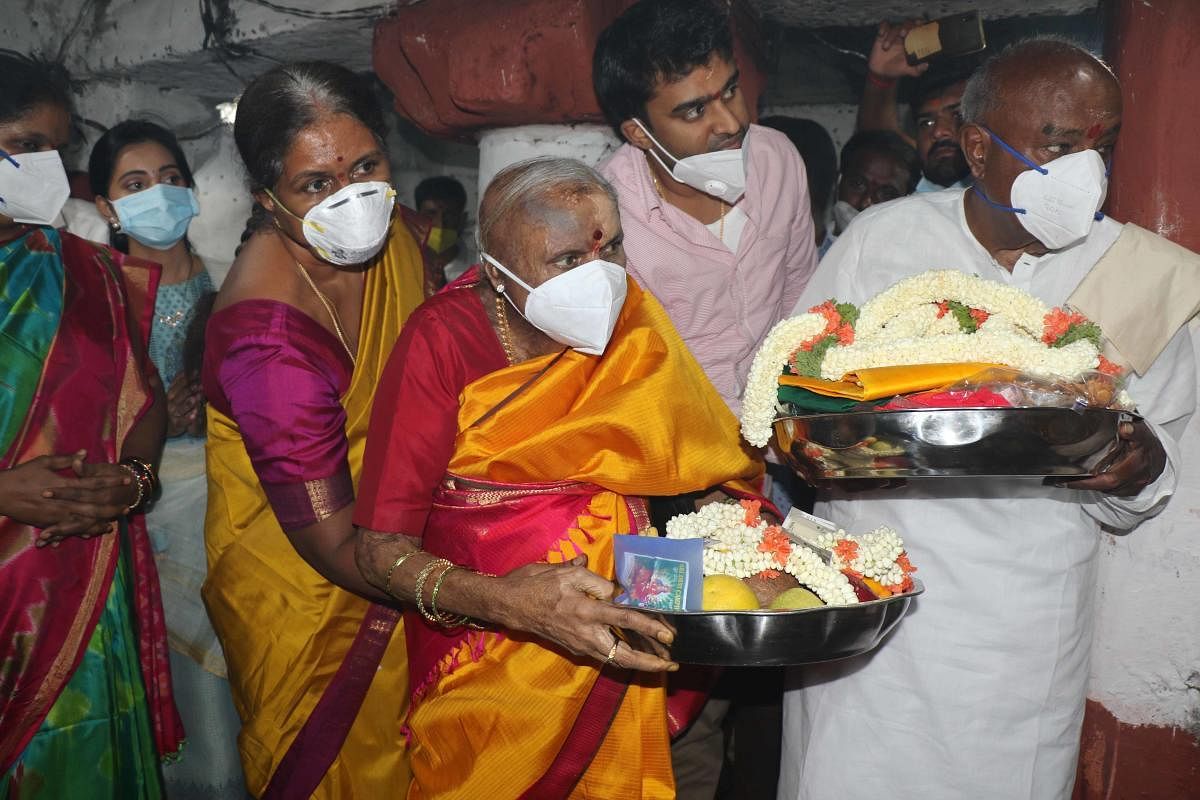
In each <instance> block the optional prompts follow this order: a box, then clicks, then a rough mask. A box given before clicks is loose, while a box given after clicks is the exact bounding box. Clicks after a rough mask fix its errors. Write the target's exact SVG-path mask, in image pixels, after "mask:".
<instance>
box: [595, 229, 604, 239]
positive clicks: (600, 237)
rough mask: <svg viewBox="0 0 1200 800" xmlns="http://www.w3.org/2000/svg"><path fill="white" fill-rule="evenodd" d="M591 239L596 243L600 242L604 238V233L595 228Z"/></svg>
mask: <svg viewBox="0 0 1200 800" xmlns="http://www.w3.org/2000/svg"><path fill="white" fill-rule="evenodd" d="M592 238H593V239H595V240H596V241H597V242H598V241H600V240H601V239H603V238H604V231H602V230H600V229H599V228H596V230H594V231H592Z"/></svg>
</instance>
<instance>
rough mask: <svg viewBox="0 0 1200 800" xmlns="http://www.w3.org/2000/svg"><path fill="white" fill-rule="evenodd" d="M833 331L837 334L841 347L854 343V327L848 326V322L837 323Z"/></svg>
mask: <svg viewBox="0 0 1200 800" xmlns="http://www.w3.org/2000/svg"><path fill="white" fill-rule="evenodd" d="M834 333H835V334H836V335H837V340H838V344H840V345H842V346H843V347H845V346H846V345H848V344H853V343H854V328H852V327H850V324H849V323H847V322H843V323H842V324H841V325H838V328H837V330H836V331H834Z"/></svg>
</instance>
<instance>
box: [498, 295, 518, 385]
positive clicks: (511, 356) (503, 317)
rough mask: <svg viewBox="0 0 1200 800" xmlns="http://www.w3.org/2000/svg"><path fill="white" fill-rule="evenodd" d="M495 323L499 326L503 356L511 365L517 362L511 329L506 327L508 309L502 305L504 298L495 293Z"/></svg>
mask: <svg viewBox="0 0 1200 800" xmlns="http://www.w3.org/2000/svg"><path fill="white" fill-rule="evenodd" d="M496 325H498V326H499V328H500V344H501V345H502V346H503V347H504V357H505V358H507V359H508V365H509V366H510V367H511V366H512V365H513V364H515V363H517V353H516V350H515V349H514V348H513V343H512V330H511V329H510V328H509V327H508V310H507V309H506V308H505V307H504V298H503V297H501V296H500V293H499V292H497V293H496Z"/></svg>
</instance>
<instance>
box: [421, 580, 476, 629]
mask: <svg viewBox="0 0 1200 800" xmlns="http://www.w3.org/2000/svg"><path fill="white" fill-rule="evenodd" d="M456 569H465V567H460V566H458V565H457V564H451V565H450V566H448V567H446V569H445V570H443V571H442V574H441V575H439V576H438V579H437V580H436V581H434V582H433V592H432V593H431V594H430V595H429V613H430V615H432V616H433V618H434V619H435V620H437V624H438V625H441V626H442V627H443V628H461V627H462V626H463V625H466V624H467V623H468V622H470V621H471V618H470V617H468V616H467V615H466V614H446V613H444V612H442V611H438V607H437V596H438V591H439V590H440V589H441V588H442V581H444V580H446V576H447V575H449V574H450V573H451V572H453V571H454V570H456Z"/></svg>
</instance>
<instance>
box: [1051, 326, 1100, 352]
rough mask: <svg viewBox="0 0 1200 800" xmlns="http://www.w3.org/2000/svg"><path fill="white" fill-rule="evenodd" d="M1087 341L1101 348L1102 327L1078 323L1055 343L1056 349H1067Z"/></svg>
mask: <svg viewBox="0 0 1200 800" xmlns="http://www.w3.org/2000/svg"><path fill="white" fill-rule="evenodd" d="M1081 339H1087V340H1088V341H1089V342H1091V343H1092V344H1094V345H1096V347H1101V346H1102V342H1101V336H1100V326H1099V325H1097V324H1096V323H1094V322H1076V323H1075V324H1074V325H1072V326H1071V327H1069V328H1067V332H1066V333H1064V334H1063V335H1062V336H1060V337H1058V339H1056V340H1055V342H1054V347H1066V346H1067V345H1069V344H1072V343H1074V342H1078V341H1080V340H1081Z"/></svg>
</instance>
